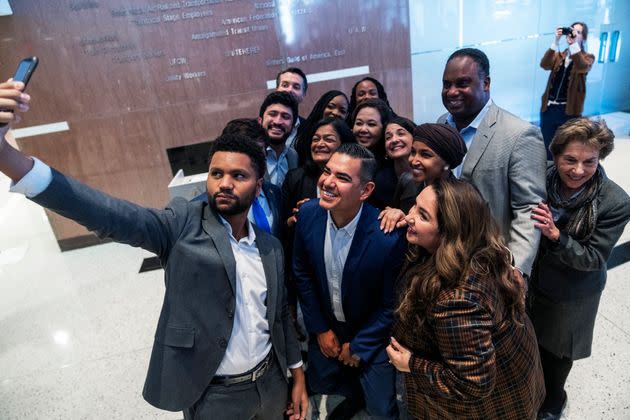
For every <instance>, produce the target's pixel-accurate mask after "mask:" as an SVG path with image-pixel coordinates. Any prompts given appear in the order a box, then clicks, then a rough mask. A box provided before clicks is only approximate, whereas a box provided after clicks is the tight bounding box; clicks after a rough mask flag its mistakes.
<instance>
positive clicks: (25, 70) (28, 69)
mask: <svg viewBox="0 0 630 420" xmlns="http://www.w3.org/2000/svg"><path fill="white" fill-rule="evenodd" d="M38 63H39V59H38V58H37V57H35V56H33V57H27V58H25V59H24V60H22V61H20V64H18V66H17V70H15V74H14V75H13V81H14V82H22V83H24V89H26V85H27V84H28V81H29V80H31V76H32V75H33V72H34V71H35V69H36V68H37V64H38ZM5 125H6V124H0V127H4V126H5Z"/></svg>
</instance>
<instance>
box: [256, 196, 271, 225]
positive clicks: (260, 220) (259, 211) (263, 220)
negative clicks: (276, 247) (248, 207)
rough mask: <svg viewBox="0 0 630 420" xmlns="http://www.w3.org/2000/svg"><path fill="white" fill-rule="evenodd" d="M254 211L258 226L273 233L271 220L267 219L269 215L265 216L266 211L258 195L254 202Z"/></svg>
mask: <svg viewBox="0 0 630 420" xmlns="http://www.w3.org/2000/svg"><path fill="white" fill-rule="evenodd" d="M252 213H253V214H254V220H255V221H256V226H258V227H259V228H261V229H262V230H264V231H265V232H267V233H271V227H269V221H268V220H267V216H265V211H264V210H263V208H262V206H261V205H260V203H259V202H258V197H256V199H254V202H253V203H252Z"/></svg>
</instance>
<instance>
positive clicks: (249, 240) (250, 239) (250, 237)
mask: <svg viewBox="0 0 630 420" xmlns="http://www.w3.org/2000/svg"><path fill="white" fill-rule="evenodd" d="M219 220H221V223H222V224H223V226H225V229H226V230H227V231H228V234H229V235H230V238H231V239H234V240H235V241H236V238H235V237H234V233H233V232H232V225H230V222H228V221H227V220H225V219H224V218H223V216H221V215H220V214H219ZM241 241H245V243H246V244H247V245H250V246H251V245H253V244H254V242H255V241H256V232H254V227H253V226H252V223H251V222H250V221H249V219H247V236H245V237H244V238H241ZM237 242H240V241H237Z"/></svg>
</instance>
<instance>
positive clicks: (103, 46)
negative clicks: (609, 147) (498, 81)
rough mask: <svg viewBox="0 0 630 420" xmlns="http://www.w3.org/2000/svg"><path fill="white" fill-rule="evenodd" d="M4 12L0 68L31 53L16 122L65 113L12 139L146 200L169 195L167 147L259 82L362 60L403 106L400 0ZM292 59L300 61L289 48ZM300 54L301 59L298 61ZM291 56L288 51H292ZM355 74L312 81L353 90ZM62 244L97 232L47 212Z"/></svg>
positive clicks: (76, 2) (204, 126) (225, 111)
mask: <svg viewBox="0 0 630 420" xmlns="http://www.w3.org/2000/svg"><path fill="white" fill-rule="evenodd" d="M11 7H12V9H13V12H14V14H13V15H12V16H5V17H0V70H1V75H0V77H2V78H8V77H10V76H11V74H12V72H13V71H14V68H15V66H16V65H17V63H18V62H19V60H20V59H21V58H23V57H25V56H30V55H36V56H38V57H39V58H40V65H39V68H38V69H37V71H36V73H35V74H34V76H33V78H32V80H31V84H30V85H29V87H28V91H29V93H30V94H31V95H32V98H33V99H32V106H31V111H30V112H28V113H27V114H26V115H25V116H24V117H23V120H22V122H21V123H20V125H19V126H16V127H15V128H19V127H27V126H34V125H40V124H48V123H53V122H60V121H67V122H68V124H69V127H70V130H69V131H65V132H60V133H54V134H45V135H38V136H33V137H27V138H23V139H20V140H18V144H19V145H20V147H21V148H22V150H24V151H25V152H27V153H30V154H33V155H35V156H38V157H40V158H41V159H43V160H44V161H46V162H47V163H49V164H51V165H52V166H54V167H55V168H57V169H59V170H61V171H63V172H65V173H67V174H70V175H72V176H74V177H76V178H78V179H80V180H82V181H84V182H86V183H88V184H89V185H91V186H94V187H96V188H99V189H101V190H104V191H106V192H108V193H110V194H112V195H115V196H117V197H121V198H125V199H128V200H131V201H134V202H137V203H140V204H142V205H146V206H153V207H162V206H164V205H165V203H166V201H167V199H168V192H167V184H168V182H169V181H170V178H171V176H170V174H171V172H170V167H169V163H168V159H167V155H166V149H167V148H170V147H175V146H182V145H186V144H192V143H197V142H200V141H205V140H209V139H212V138H214V137H216V135H217V134H218V133H219V132H220V131H221V129H222V128H223V125H224V124H225V123H226V122H227V121H229V120H230V119H232V118H237V117H255V116H257V115H258V108H259V106H260V103H261V102H262V100H263V98H264V96H265V95H266V94H267V93H268V91H267V88H266V81H267V80H271V79H274V78H275V75H276V74H277V72H278V71H280V70H281V69H283V68H286V67H290V66H296V67H300V68H302V69H303V70H304V71H305V72H306V73H307V74H312V73H318V72H325V71H331V70H337V69H343V68H350V67H356V66H365V65H369V68H370V75H371V76H373V77H375V78H377V79H379V80H381V81H382V82H383V84H384V85H385V88H386V90H387V92H388V96H389V98H390V103H391V105H392V107H393V108H394V109H395V111H396V112H397V113H398V114H400V115H404V116H412V110H411V63H410V52H409V17H408V6H407V1H387V2H385V1H365V0H347V1H343V2H336V1H334V2H333V1H325V0H320V1H315V0H309V1H301V0H294V1H290V0H275V1H244V0H232V1H227V0H224V1H221V0H169V1H166V0H163V1H159V0H158V1H157V2H155V1H150V0H144V1H143V0H134V1H131V0H128V1H124V0H107V1H106V0H46V1H41V0H15V1H12V2H11ZM298 59H299V61H297V60H298ZM294 60H296V61H294ZM290 61H291V62H290ZM361 77H362V76H355V77H348V78H344V79H337V80H330V81H322V82H317V83H312V84H311V85H310V86H309V89H308V92H307V97H306V99H305V101H304V103H303V104H302V105H301V108H300V114H301V115H303V116H306V115H308V113H309V112H310V109H311V107H312V105H313V104H314V103H315V102H316V101H317V99H318V98H319V97H320V95H321V94H322V93H324V92H325V91H327V90H330V89H340V90H342V91H345V92H347V93H348V94H349V93H350V90H351V88H352V86H353V84H354V83H355V82H356V80H358V79H359V78H361ZM49 218H50V222H51V225H52V227H53V230H54V232H55V235H56V237H57V239H58V241H59V243H60V245H61V246H62V248H72V247H74V246H77V245H82V244H89V243H92V242H94V241H93V238H94V237H93V236H91V234H89V233H88V232H87V231H86V230H85V229H83V228H82V227H80V226H78V225H76V224H75V223H73V222H71V221H69V220H67V219H64V218H62V217H60V216H57V215H53V214H50V213H49Z"/></svg>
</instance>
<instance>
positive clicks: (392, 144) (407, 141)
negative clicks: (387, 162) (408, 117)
mask: <svg viewBox="0 0 630 420" xmlns="http://www.w3.org/2000/svg"><path fill="white" fill-rule="evenodd" d="M412 143H413V136H412V135H411V133H410V132H409V131H407V130H406V129H405V128H404V127H403V126H401V125H398V124H395V123H390V124H387V128H386V129H385V152H386V153H387V156H389V157H390V158H391V159H407V158H408V157H409V154H410V153H411V144H412Z"/></svg>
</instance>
